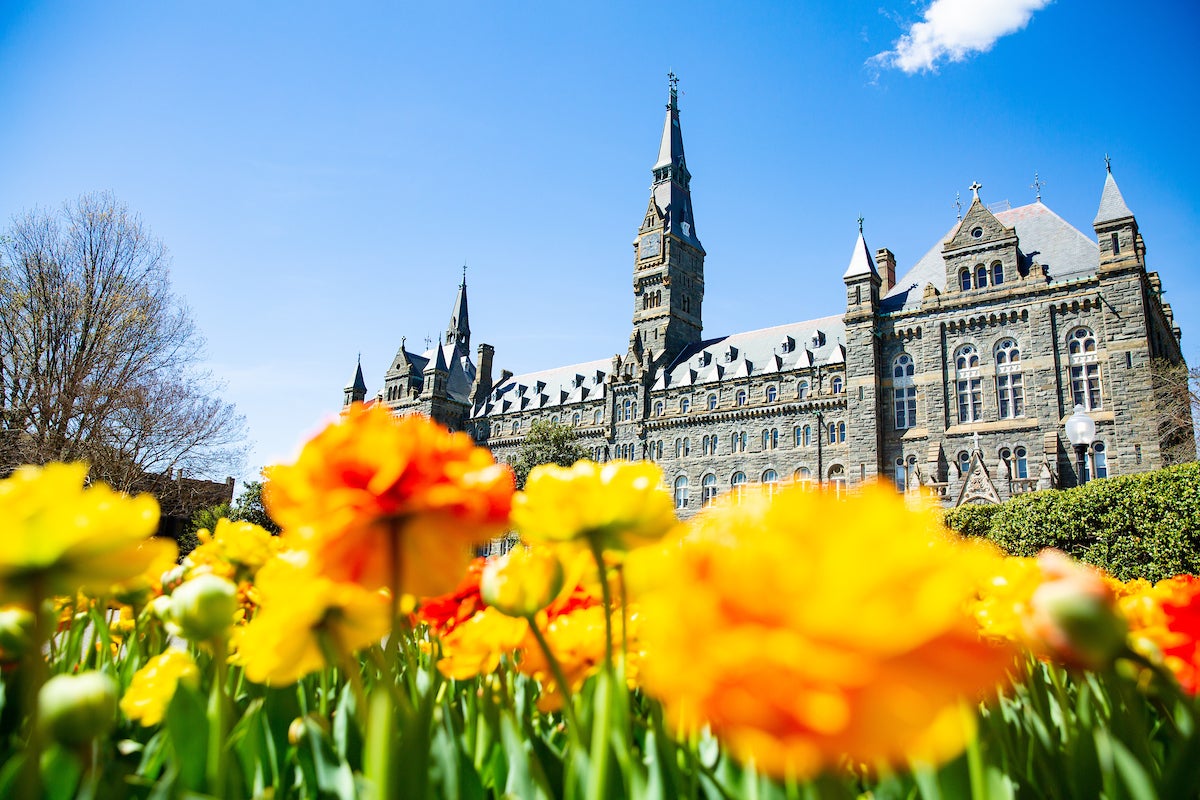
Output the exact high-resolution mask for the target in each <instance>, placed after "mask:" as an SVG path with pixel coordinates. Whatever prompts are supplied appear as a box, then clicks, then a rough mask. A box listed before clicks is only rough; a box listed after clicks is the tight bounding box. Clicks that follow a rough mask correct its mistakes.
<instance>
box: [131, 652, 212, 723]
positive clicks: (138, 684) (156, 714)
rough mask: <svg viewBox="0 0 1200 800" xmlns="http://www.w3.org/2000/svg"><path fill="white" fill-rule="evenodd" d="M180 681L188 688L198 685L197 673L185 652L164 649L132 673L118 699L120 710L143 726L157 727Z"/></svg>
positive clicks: (198, 674)
mask: <svg viewBox="0 0 1200 800" xmlns="http://www.w3.org/2000/svg"><path fill="white" fill-rule="evenodd" d="M180 681H183V682H184V683H186V684H187V685H188V686H191V687H192V688H196V687H199V685H200V670H199V669H198V668H197V667H196V662H195V661H193V660H192V657H191V655H189V654H188V653H187V651H186V650H168V651H166V652H165V653H163V654H162V655H158V656H155V657H154V658H152V659H150V660H149V661H147V662H146V665H145V666H144V667H142V668H141V669H139V670H138V671H137V672H135V673H134V674H133V680H131V681H130V682H129V689H128V690H126V692H125V696H124V697H122V698H121V711H122V712H123V713H124V714H125V716H126V717H128V718H129V719H130V720H131V721H132V722H136V723H138V724H140V725H142V726H144V727H147V728H150V727H153V726H155V725H157V724H158V723H160V722H162V718H163V714H165V713H166V710H167V706H169V705H170V704H171V698H172V697H174V696H175V689H176V688H177V687H178V686H179V682H180Z"/></svg>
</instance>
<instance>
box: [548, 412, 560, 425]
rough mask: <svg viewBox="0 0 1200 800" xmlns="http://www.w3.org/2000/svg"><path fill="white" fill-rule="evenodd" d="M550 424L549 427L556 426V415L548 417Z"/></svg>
mask: <svg viewBox="0 0 1200 800" xmlns="http://www.w3.org/2000/svg"><path fill="white" fill-rule="evenodd" d="M550 424H551V425H557V424H558V414H555V415H554V416H552V417H550Z"/></svg>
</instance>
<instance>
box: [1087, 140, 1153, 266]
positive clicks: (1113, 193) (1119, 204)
mask: <svg viewBox="0 0 1200 800" xmlns="http://www.w3.org/2000/svg"><path fill="white" fill-rule="evenodd" d="M1104 166H1105V169H1106V174H1105V176H1104V190H1103V191H1102V192H1101V193H1100V208H1098V209H1097V210H1096V219H1094V220H1092V229H1093V230H1094V231H1096V242H1097V243H1098V244H1099V245H1100V265H1099V266H1100V270H1101V271H1112V270H1123V269H1139V268H1144V267H1145V258H1146V244H1145V242H1143V241H1142V235H1141V234H1140V233H1138V224H1137V218H1136V217H1134V216H1133V212H1132V211H1130V210H1129V206H1127V205H1125V198H1124V197H1122V196H1121V190H1120V189H1119V188H1117V181H1116V179H1115V178H1114V177H1113V174H1112V161H1111V160H1109V158H1108V156H1105V157H1104Z"/></svg>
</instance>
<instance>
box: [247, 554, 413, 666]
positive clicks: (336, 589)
mask: <svg viewBox="0 0 1200 800" xmlns="http://www.w3.org/2000/svg"><path fill="white" fill-rule="evenodd" d="M257 589H258V602H259V604H260V605H259V609H258V613H257V614H256V615H255V617H254V619H253V620H251V621H250V623H249V624H248V625H246V626H245V627H242V628H237V629H235V630H234V642H235V645H236V650H237V653H236V656H235V663H238V664H241V665H242V666H243V667H245V670H246V677H247V678H249V679H250V680H252V681H254V682H255V683H264V684H270V685H286V684H290V683H295V682H296V681H298V680H300V679H301V678H303V677H304V676H305V675H307V674H309V673H310V672H313V671H315V670H318V669H321V668H322V667H324V666H325V665H326V664H327V663H328V660H329V659H341V658H347V657H349V656H350V655H351V654H353V653H355V652H357V651H358V650H361V649H362V648H364V647H367V646H368V645H371V644H373V643H375V642H377V641H379V640H380V639H382V638H383V637H384V636H385V635H386V634H387V632H388V630H389V628H390V626H391V620H392V615H391V607H390V604H389V602H388V599H387V596H386V595H385V594H383V593H381V592H379V591H371V590H369V589H365V588H363V587H362V586H359V585H358V584H356V583H342V582H338V581H334V580H332V579H331V578H329V577H327V576H324V575H321V574H319V573H317V572H316V570H315V569H313V568H312V567H311V566H310V565H309V564H308V563H307V561H306V560H305V557H304V554H289V555H288V556H287V557H280V558H276V559H274V560H272V561H270V562H269V563H268V564H267V565H266V566H264V567H263V568H262V569H261V570H259V573H258V580H257Z"/></svg>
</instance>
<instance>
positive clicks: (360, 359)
mask: <svg viewBox="0 0 1200 800" xmlns="http://www.w3.org/2000/svg"><path fill="white" fill-rule="evenodd" d="M358 365H359V366H360V367H361V366H362V350H359V351H358Z"/></svg>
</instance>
